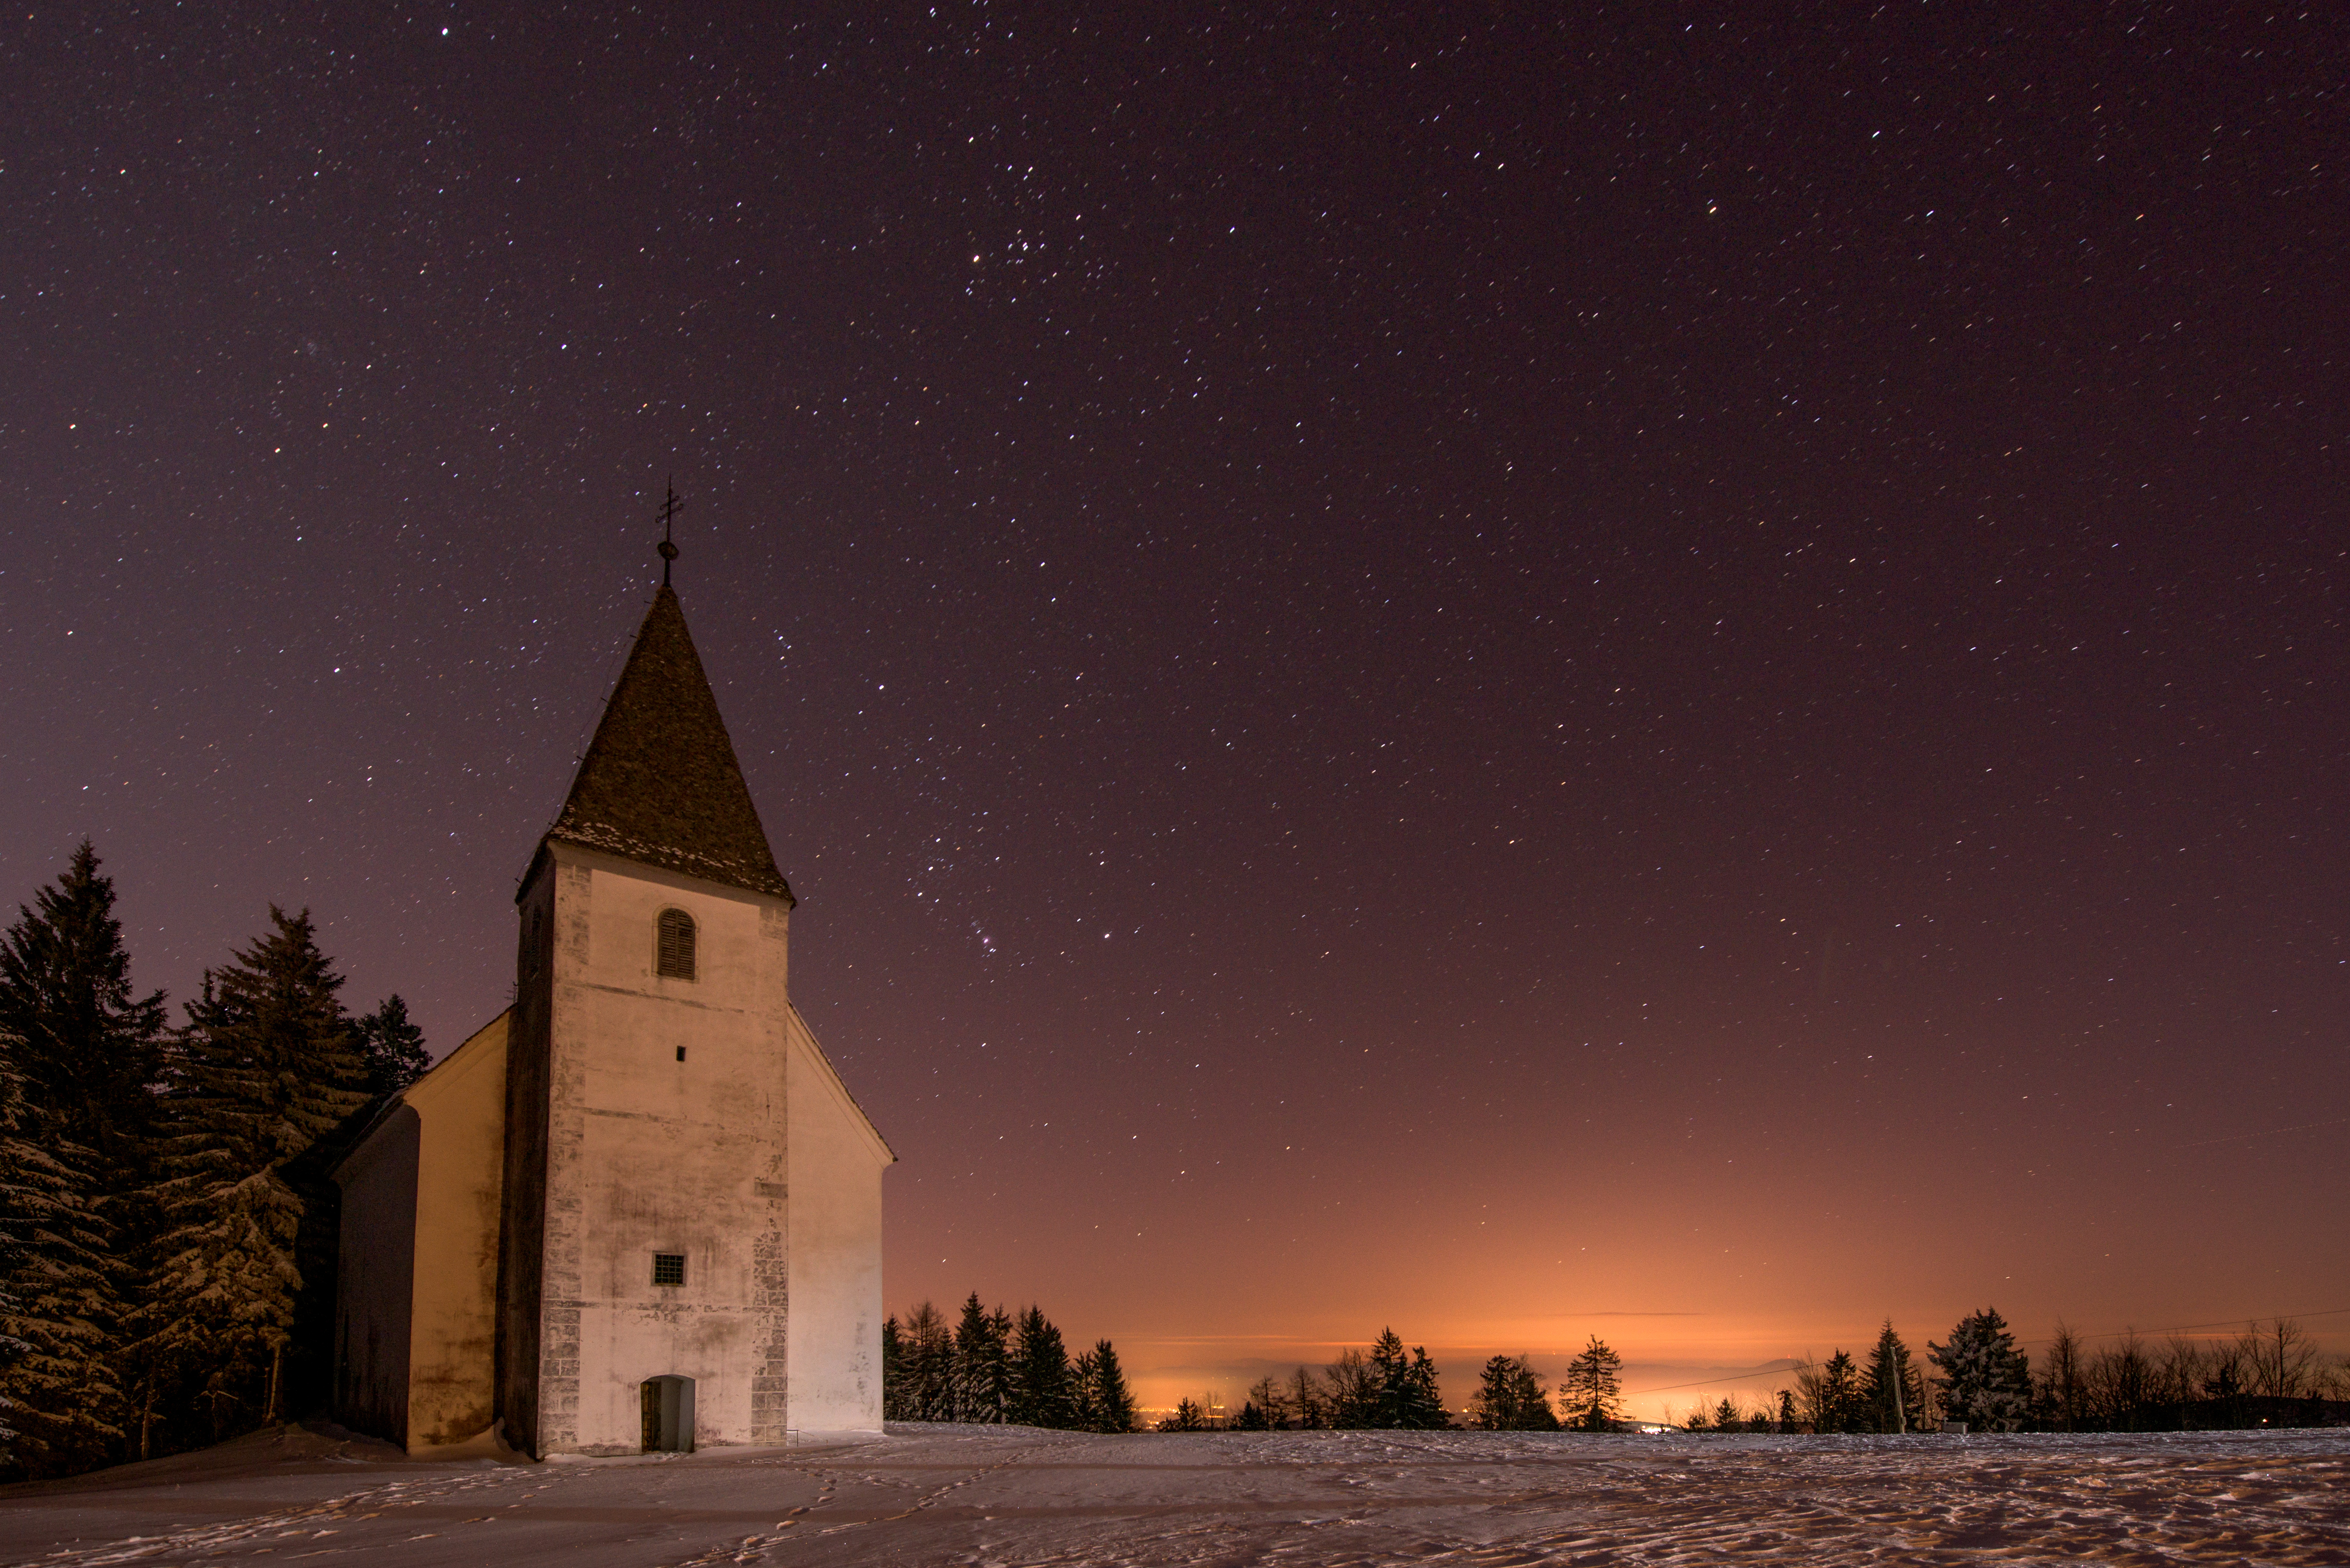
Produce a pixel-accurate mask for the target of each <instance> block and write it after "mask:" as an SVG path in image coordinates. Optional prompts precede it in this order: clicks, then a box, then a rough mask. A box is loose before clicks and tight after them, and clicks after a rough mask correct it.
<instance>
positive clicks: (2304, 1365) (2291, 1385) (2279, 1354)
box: [2237, 1317, 2317, 1399]
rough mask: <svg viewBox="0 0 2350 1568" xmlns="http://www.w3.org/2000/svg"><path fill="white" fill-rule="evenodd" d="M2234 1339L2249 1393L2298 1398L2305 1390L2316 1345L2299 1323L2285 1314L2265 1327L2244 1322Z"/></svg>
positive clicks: (2314, 1367) (2315, 1353) (2307, 1385)
mask: <svg viewBox="0 0 2350 1568" xmlns="http://www.w3.org/2000/svg"><path fill="white" fill-rule="evenodd" d="M2237 1343H2238V1344H2239V1345H2241V1346H2242V1347H2243V1353H2244V1363H2245V1367H2246V1370H2247V1371H2248V1372H2249V1374H2250V1377H2249V1379H2248V1381H2249V1382H2250V1383H2251V1391H2252V1392H2253V1393H2255V1394H2259V1395H2262V1396H2265V1397H2268V1398H2271V1399H2298V1398H2301V1397H2303V1395H2304V1394H2305V1393H2306V1392H2307V1390H2308V1388H2309V1385H2310V1381H2311V1378H2310V1375H2311V1373H2312V1372H2314V1370H2315V1369H2316V1366H2317V1346H2316V1345H2314V1344H2312V1343H2311V1342H2310V1338H2309V1333H2308V1331H2307V1330H2306V1329H2304V1328H2303V1327H2302V1326H2301V1324H2298V1323H2295V1322H2294V1321H2293V1319H2291V1318H2289V1317H2280V1318H2272V1319H2271V1320H2270V1321H2269V1324H2268V1325H2267V1326H2266V1327H2262V1325H2261V1324H2258V1323H2251V1324H2245V1326H2244V1332H2243V1333H2242V1334H2240V1335H2239V1336H2238V1337H2237Z"/></svg>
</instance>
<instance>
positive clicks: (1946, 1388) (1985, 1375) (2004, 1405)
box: [1926, 1307, 2032, 1431]
mask: <svg viewBox="0 0 2350 1568" xmlns="http://www.w3.org/2000/svg"><path fill="white" fill-rule="evenodd" d="M1926 1354H1927V1355H1928V1356H1929V1358H1930V1359H1931V1360H1932V1361H1933V1363H1934V1365H1935V1366H1939V1367H1940V1368H1941V1370H1942V1377H1943V1387H1942V1406H1943V1414H1944V1415H1945V1416H1946V1417H1947V1418H1949V1419H1950V1420H1953V1421H1964V1422H1966V1423H1967V1424H1968V1425H1969V1426H1970V1427H1975V1428H1981V1429H1983V1430H1985V1431H2012V1430H2014V1429H2015V1428H2017V1427H2019V1426H2021V1425H2022V1423H2023V1419H2024V1417H2026V1416H2027V1415H2029V1414H2030V1413H2031V1405H2032V1367H2031V1363H2030V1362H2029V1360H2028V1359H2027V1358H2026V1357H2025V1355H2024V1354H2023V1352H2022V1350H2020V1349H2018V1348H2017V1347H2016V1344H2015V1336H2014V1335H2013V1334H2010V1333H2009V1332H2008V1330H2007V1321H2006V1320H2005V1319H2004V1318H2002V1317H2001V1316H2000V1315H1999V1314H1998V1313H1997V1312H1996V1311H1994V1310H1992V1309H1991V1308H1990V1307H1985V1308H1983V1310H1982V1311H1981V1312H1979V1313H1973V1314H1970V1315H1968V1316H1966V1317H1962V1318H1960V1320H1959V1323H1958V1326H1956V1327H1955V1328H1953V1329H1951V1330H1950V1343H1949V1344H1947V1345H1934V1344H1930V1343H1929V1345H1927V1346H1926Z"/></svg>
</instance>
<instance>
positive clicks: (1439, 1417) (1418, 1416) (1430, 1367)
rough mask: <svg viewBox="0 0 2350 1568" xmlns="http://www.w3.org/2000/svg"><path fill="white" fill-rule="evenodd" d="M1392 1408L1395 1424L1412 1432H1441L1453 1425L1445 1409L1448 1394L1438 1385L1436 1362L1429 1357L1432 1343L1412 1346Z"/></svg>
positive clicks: (1390, 1402)
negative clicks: (1429, 1347) (1445, 1399)
mask: <svg viewBox="0 0 2350 1568" xmlns="http://www.w3.org/2000/svg"><path fill="white" fill-rule="evenodd" d="M1388 1408H1389V1409H1390V1410H1392V1411H1393V1412H1394V1416H1395V1424H1396V1425H1397V1426H1398V1427H1399V1428H1403V1429H1404V1430H1406V1431H1410V1432H1440V1431H1442V1430H1444V1429H1445V1428H1447V1427H1450V1426H1451V1425H1452V1422H1451V1419H1450V1418H1449V1417H1447V1416H1446V1415H1445V1413H1444V1396H1443V1395H1442V1394H1440V1392H1438V1390H1437V1386H1436V1363H1435V1362H1433V1361H1430V1359H1429V1358H1428V1347H1427V1346H1426V1345H1413V1346H1412V1347H1411V1363H1410V1365H1409V1366H1406V1367H1404V1369H1403V1374H1402V1376H1401V1378H1400V1379H1399V1382H1398V1384H1397V1386H1396V1387H1395V1388H1394V1390H1393V1391H1392V1393H1391V1394H1390V1396H1389V1402H1388Z"/></svg>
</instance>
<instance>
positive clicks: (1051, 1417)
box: [1007, 1306, 1077, 1427]
mask: <svg viewBox="0 0 2350 1568" xmlns="http://www.w3.org/2000/svg"><path fill="white" fill-rule="evenodd" d="M1011 1385H1012V1407H1011V1411H1010V1413H1009V1416H1008V1417H1007V1418H1008V1419H1010V1420H1011V1421H1013V1422H1014V1423H1016V1424H1018V1425H1020V1426H1023V1427H1074V1426H1076V1423H1077V1408H1076V1388H1075V1387H1074V1386H1073V1385H1072V1384H1071V1381H1070V1378H1069V1353H1068V1351H1067V1349H1066V1347H1064V1346H1063V1345H1062V1343H1061V1331H1060V1330H1059V1329H1057V1328H1055V1327H1054V1326H1053V1325H1052V1324H1051V1323H1050V1322H1049V1321H1048V1320H1047V1319H1046V1318H1045V1314H1044V1311H1043V1309H1042V1308H1039V1307H1035V1306H1032V1307H1030V1308H1029V1309H1028V1310H1027V1311H1026V1312H1024V1313H1022V1314H1020V1317H1019V1321H1018V1322H1017V1323H1015V1324H1014V1325H1013V1331H1012V1353H1011Z"/></svg>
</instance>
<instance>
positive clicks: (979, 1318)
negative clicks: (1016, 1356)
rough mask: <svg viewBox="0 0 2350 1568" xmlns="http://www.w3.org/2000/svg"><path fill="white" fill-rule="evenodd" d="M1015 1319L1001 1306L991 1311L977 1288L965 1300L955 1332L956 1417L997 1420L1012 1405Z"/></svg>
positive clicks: (989, 1421) (961, 1419)
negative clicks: (1012, 1353) (1013, 1331)
mask: <svg viewBox="0 0 2350 1568" xmlns="http://www.w3.org/2000/svg"><path fill="white" fill-rule="evenodd" d="M1011 1337H1012V1320H1011V1318H1009V1317H1007V1316H1005V1315H1004V1313H1003V1308H1001V1307H998V1308H997V1309H996V1310H995V1311H994V1312H993V1313H991V1312H989V1311H988V1310H987V1309H986V1308H985V1307H983V1306H981V1305H980V1304H979V1293H978V1292H977V1291H973V1292H972V1293H971V1295H970V1297H969V1299H967V1300H966V1301H964V1303H962V1321H960V1322H959V1323H957V1324H955V1334H954V1418H955V1419H956V1420H958V1421H979V1422H987V1423H994V1422H1000V1421H1003V1420H1004V1419H1005V1418H1006V1416H1007V1414H1008V1411H1009V1409H1010V1407H1011V1404H1012V1378H1011V1366H1010V1361H1009V1350H1010V1346H1009V1343H1008V1342H1009V1341H1010V1339H1011Z"/></svg>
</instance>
